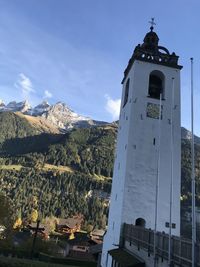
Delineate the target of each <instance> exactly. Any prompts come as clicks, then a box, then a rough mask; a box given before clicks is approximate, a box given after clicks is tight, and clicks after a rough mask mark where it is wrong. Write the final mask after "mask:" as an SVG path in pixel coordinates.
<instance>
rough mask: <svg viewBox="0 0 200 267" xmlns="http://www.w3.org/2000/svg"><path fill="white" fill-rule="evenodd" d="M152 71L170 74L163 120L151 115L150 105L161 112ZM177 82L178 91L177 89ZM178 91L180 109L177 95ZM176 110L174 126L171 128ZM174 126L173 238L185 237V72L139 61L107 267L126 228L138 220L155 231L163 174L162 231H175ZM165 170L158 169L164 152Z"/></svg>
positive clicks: (124, 125)
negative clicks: (182, 197) (182, 198)
mask: <svg viewBox="0 0 200 267" xmlns="http://www.w3.org/2000/svg"><path fill="white" fill-rule="evenodd" d="M152 71H159V72H161V73H162V74H163V75H164V100H162V120H161V121H160V129H161V130H160V133H161V135H160V146H159V119H157V118H151V117H149V115H148V116H147V106H148V105H149V103H150V104H151V105H152V104H156V107H157V108H159V102H160V100H159V99H155V98H150V97H148V89H149V76H150V74H151V73H152ZM128 79H129V94H128V101H127V103H126V105H125V106H124V107H123V101H124V98H125V94H126V93H125V91H126V89H125V88H126V82H127V81H128ZM172 80H174V86H173V85H172V84H173V82H172ZM173 88H174V104H173V106H172V91H173ZM171 109H173V123H172V124H171ZM171 127H173V144H174V146H173V158H174V162H173V203H172V223H174V224H175V229H172V234H173V235H177V236H179V235H180V188H181V181H180V177H181V174H180V170H181V127H180V70H179V69H178V68H173V67H170V66H164V65H161V64H155V63H150V62H145V61H140V60H134V63H133V64H132V66H131V68H130V70H129V72H128V75H127V76H126V77H125V80H124V82H123V92H122V103H121V110H120V118H119V130H118V139H117V148H116V157H115V164H114V174H113V181H112V192H111V204H110V211H109V218H108V230H107V233H106V235H105V237H104V243H103V252H102V262H101V264H102V266H103V267H105V266H106V267H107V266H111V257H110V256H109V255H108V251H109V250H111V249H115V248H117V247H118V246H119V243H120V232H121V227H122V225H123V223H124V222H125V223H128V224H134V225H135V221H136V219H138V218H142V219H144V220H145V222H146V225H145V227H146V228H151V229H154V227H155V203H156V180H157V174H158V169H159V187H158V202H157V203H158V217H157V231H165V232H166V233H168V232H169V228H167V227H166V223H169V221H170V180H171V172H172V164H171V156H172V153H171V146H170V144H171V140H172V139H171ZM159 150H160V165H159V168H158V151H159Z"/></svg>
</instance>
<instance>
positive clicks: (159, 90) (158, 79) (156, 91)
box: [148, 71, 164, 99]
mask: <svg viewBox="0 0 200 267" xmlns="http://www.w3.org/2000/svg"><path fill="white" fill-rule="evenodd" d="M160 95H161V98H162V99H164V75H163V74H162V72H160V71H152V72H151V74H150V76H149V91H148V96H149V97H151V98H155V99H160Z"/></svg>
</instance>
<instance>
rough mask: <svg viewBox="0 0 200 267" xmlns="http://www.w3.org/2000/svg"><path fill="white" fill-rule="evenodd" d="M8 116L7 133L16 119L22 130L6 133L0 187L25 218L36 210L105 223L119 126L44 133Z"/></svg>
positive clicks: (12, 115) (3, 142) (1, 133)
mask: <svg viewBox="0 0 200 267" xmlns="http://www.w3.org/2000/svg"><path fill="white" fill-rule="evenodd" d="M3 117H4V120H5V117H8V120H7V125H6V127H7V131H13V126H12V125H13V124H15V121H16V120H17V121H18V124H17V126H16V129H17V128H19V131H17V130H16V131H15V133H14V134H10V135H9V136H8V135H7V131H0V135H1V140H2V141H1V147H0V153H1V158H0V164H1V168H0V186H1V190H2V191H3V192H4V193H6V195H7V196H9V197H10V198H11V199H12V201H13V203H14V205H15V207H16V213H17V214H19V213H21V214H22V218H24V219H28V218H29V217H30V214H31V212H32V211H33V210H34V209H36V210H38V212H39V215H40V216H41V217H46V216H51V215H54V216H57V217H67V216H71V215H74V214H77V213H82V214H83V215H84V217H85V221H86V222H87V223H88V224H97V225H98V226H99V227H105V223H106V215H107V212H108V201H109V192H110V189H111V176H112V168H113V157H114V144H115V138H116V132H117V127H116V125H112V124H111V125H107V126H103V127H100V126H99V127H92V128H85V129H74V130H72V131H70V132H68V133H66V134H49V133H40V134H39V133H38V131H37V130H35V129H34V128H31V126H30V125H28V124H27V121H25V120H24V119H23V118H21V117H18V116H17V115H16V114H12V113H7V114H6V113H4V114H3ZM13 117H14V122H13ZM14 129H15V128H14ZM34 131H35V132H34ZM18 132H19V133H20V134H19V135H18ZM103 192H105V194H103ZM106 193H107V194H106ZM102 195H103V196H102Z"/></svg>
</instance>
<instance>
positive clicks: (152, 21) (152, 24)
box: [149, 18, 156, 31]
mask: <svg viewBox="0 0 200 267" xmlns="http://www.w3.org/2000/svg"><path fill="white" fill-rule="evenodd" d="M149 23H150V24H151V27H150V30H151V31H153V26H154V25H156V23H155V22H154V18H151V21H149Z"/></svg>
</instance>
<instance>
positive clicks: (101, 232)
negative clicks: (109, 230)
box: [90, 229, 105, 237]
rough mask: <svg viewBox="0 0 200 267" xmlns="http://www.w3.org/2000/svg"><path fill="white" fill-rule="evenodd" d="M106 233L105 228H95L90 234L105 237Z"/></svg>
mask: <svg viewBox="0 0 200 267" xmlns="http://www.w3.org/2000/svg"><path fill="white" fill-rule="evenodd" d="M104 234H105V230H103V229H94V230H93V231H92V232H91V233H90V235H93V236H94V235H95V236H99V237H103V236H104Z"/></svg>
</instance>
